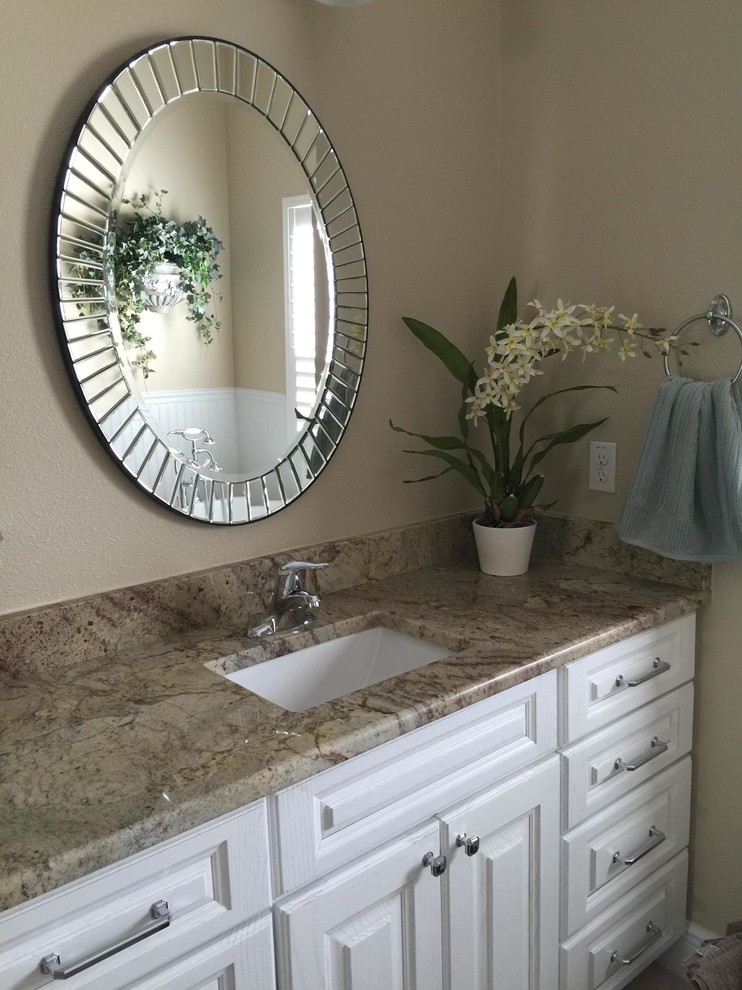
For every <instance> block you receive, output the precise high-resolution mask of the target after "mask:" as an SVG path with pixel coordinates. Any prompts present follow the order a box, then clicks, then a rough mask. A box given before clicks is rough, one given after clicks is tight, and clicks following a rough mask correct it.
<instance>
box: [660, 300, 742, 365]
mask: <svg viewBox="0 0 742 990" xmlns="http://www.w3.org/2000/svg"><path fill="white" fill-rule="evenodd" d="M697 320H706V322H707V323H708V325H709V327H710V328H711V332H712V333H713V334H714V336H716V337H721V336H723V335H724V334H725V333H726V332H727V330H728V329H729V327H731V328H732V330H734V332H735V333H736V334H737V336H738V337H739V342H740V344H742V330H740V328H739V327H738V326H737V324H736V323H735V322H734V320H733V319H732V304H731V303H730V302H729V299H728V298H727V297H726V296H725V295H722V294H721V293H720V294H719V295H718V296H714V298H713V299H712V301H711V305H710V306H709V308H708V310H707V312H705V313H699V314H698V315H697V316H691V318H690V319H689V320H685V321H684V322H683V323H681V324H680V326H679V327H678V328H677V330H675V331H674V333H673V336H674V337H679V336H680V334H681V333H682V332H683V330H685V328H686V327H687V326H690V324H691V323H695V322H696V321H697ZM665 374H666V375H669V374H671V372H670V355H669V354H665ZM740 375H742V360H741V361H740V363H739V368H737V374H736V375H735V376H734V378H733V379H732V382H733V383H734V382H738V381H739V378H740Z"/></svg>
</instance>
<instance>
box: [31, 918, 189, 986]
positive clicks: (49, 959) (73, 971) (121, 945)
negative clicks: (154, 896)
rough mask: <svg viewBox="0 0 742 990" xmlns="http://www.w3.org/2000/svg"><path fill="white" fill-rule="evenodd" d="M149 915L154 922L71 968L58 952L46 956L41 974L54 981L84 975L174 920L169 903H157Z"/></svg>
mask: <svg viewBox="0 0 742 990" xmlns="http://www.w3.org/2000/svg"><path fill="white" fill-rule="evenodd" d="M149 913H150V916H151V917H152V919H153V920H152V921H150V922H148V923H147V924H146V925H144V927H142V928H140V929H139V931H138V932H134V934H133V935H128V936H127V937H126V938H123V939H121V941H120V942H116V943H115V944H114V945H109V946H108V948H107V949H102V950H101V951H100V952H95V953H93V955H92V956H86V957H85V958H84V959H81V960H80V961H79V962H76V963H72V965H71V966H68V967H66V968H65V967H64V966H62V965H61V960H60V958H59V956H58V954H57V953H56V952H52V953H50V954H49V955H48V956H44V958H43V959H42V960H41V963H40V967H41V972H42V973H44V974H45V975H46V976H51V978H52V979H53V980H69V978H70V977H71V976H77V974H78V973H82V971H83V970H84V969H90V967H91V966H95V964H96V963H99V962H103V960H104V959H108V958H109V956H113V955H115V954H116V953H117V952H122V951H123V950H124V949H128V948H129V946H130V945H135V944H136V943H137V942H141V941H142V939H143V938H148V937H149V936H150V935H154V934H155V932H160V931H162V930H163V928H167V927H168V925H169V924H170V921H171V920H172V913H171V911H170V909H169V908H168V904H167V901H155V903H154V904H153V905H152V907H151V908H150V909H149Z"/></svg>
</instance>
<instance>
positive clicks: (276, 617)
mask: <svg viewBox="0 0 742 990" xmlns="http://www.w3.org/2000/svg"><path fill="white" fill-rule="evenodd" d="M325 567H329V564H328V563H326V562H324V563H319V564H315V563H313V562H312V561H308V560H291V561H289V562H288V563H286V564H282V565H281V567H279V569H278V574H277V576H276V586H275V588H274V591H273V601H272V604H271V608H270V609H269V610H268V611H267V612H264V613H261V614H260V615H257V616H253V618H252V624H251V625H250V627H249V628H248V635H249V636H259V637H262V636H273V635H275V634H276V633H278V632H299V631H300V630H301V629H306V628H307V627H308V626H310V625H311V624H312V623H313V622H314V621H315V619H316V616H315V614H314V613H315V611H316V610H317V609H318V608H319V606H320V603H321V599H320V596H319V595H318V594H315V593H313V592H311V591H307V589H306V587H305V580H306V574H307V572H308V571H316V570H323V569H324V568H325Z"/></svg>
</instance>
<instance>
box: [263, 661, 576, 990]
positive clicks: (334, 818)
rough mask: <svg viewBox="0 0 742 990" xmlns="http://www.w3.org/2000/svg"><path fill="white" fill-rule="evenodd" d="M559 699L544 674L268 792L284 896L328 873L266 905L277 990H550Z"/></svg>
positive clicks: (556, 872)
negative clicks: (272, 926)
mask: <svg viewBox="0 0 742 990" xmlns="http://www.w3.org/2000/svg"><path fill="white" fill-rule="evenodd" d="M555 696H556V677H555V674H554V673H553V672H552V673H549V674H546V675H544V676H542V677H539V678H535V679H533V680H531V681H528V682H527V683H526V684H523V685H519V686H518V687H515V688H513V689H511V690H510V691H507V692H504V693H503V694H500V695H496V696H495V697H493V698H490V699H488V700H487V701H484V702H481V703H479V704H477V705H474V706H472V707H471V708H468V709H466V710H464V711H462V712H459V713H457V714H456V715H455V716H451V717H450V720H449V718H447V719H445V720H442V721H441V722H438V723H435V724H433V725H430V726H426V727H425V728H423V729H419V730H417V731H416V732H414V733H411V734H410V735H408V736H405V737H403V738H402V739H399V740H396V741H394V742H392V743H389V744H387V745H386V746H382V747H379V748H378V749H377V750H374V751H372V752H371V753H368V754H366V755H365V757H364V758H358V759H355V760H352V761H349V762H348V763H347V764H343V765H342V766H341V767H338V768H336V769H334V770H330V771H327V772H326V773H325V774H321V775H319V776H318V777H316V778H313V779H312V780H311V781H307V782H304V783H303V784H300V785H297V786H296V787H295V788H289V789H287V790H286V791H284V792H281V793H280V794H278V795H277V796H276V798H275V802H276V807H277V816H276V820H277V824H278V830H277V840H278V841H277V847H278V859H279V862H280V868H279V873H278V875H279V876H280V877H282V880H283V884H284V889H286V888H287V887H288V886H289V885H290V883H291V881H292V880H296V878H302V879H304V878H305V877H307V876H309V875H312V874H315V873H316V872H317V871H318V870H319V869H320V868H324V869H325V870H330V871H331V872H330V873H329V875H328V876H326V877H325V878H322V879H320V880H318V881H315V882H313V883H310V884H309V885H308V886H304V887H302V888H301V890H300V891H299V892H298V893H296V894H289V895H288V896H287V897H283V898H281V899H280V900H279V901H278V903H277V905H276V916H275V921H276V938H277V944H278V982H279V987H280V988H281V990H318V988H323V990H325V988H326V990H402V988H405V987H417V988H420V990H444V988H445V990H451V988H454V990H455V988H462V987H466V988H467V990H487V988H491V987H494V986H495V985H500V981H503V980H504V982H503V983H502V984H501V985H503V986H508V987H513V988H515V987H517V988H521V990H551V988H552V987H553V981H554V976H555V974H556V972H557V968H558V957H557V952H558V934H559V933H558V909H559V869H558V859H559V760H558V758H557V757H556V756H555V755H554V749H555V746H556V710H555V706H554V699H555ZM400 750H401V751H400ZM359 760H360V764H359ZM392 796H394V797H396V800H392V802H391V803H389V801H390V798H391V797H392ZM328 809H331V811H332V813H330V811H329V810H328ZM426 815H427V816H429V817H427V818H424V819H423V821H422V822H419V818H420V817H421V816H426ZM416 817H417V818H418V822H419V824H418V827H417V828H412V829H410V828H409V826H410V824H414V819H415V818H416ZM400 829H406V831H403V832H402V834H401V835H400ZM342 832H345V833H346V834H345V835H341V834H340V833H342ZM333 839H334V842H333ZM354 843H356V844H357V849H359V848H360V849H363V848H365V847H367V846H373V847H375V851H373V852H370V853H367V854H366V855H365V856H362V857H361V858H357V859H355V860H353V861H352V862H350V865H348V860H349V858H350V857H352V853H353V845H354ZM333 855H334V857H335V858H334V861H333ZM319 863H321V864H322V866H321V867H320V866H319V865H318V864H319ZM333 866H335V867H336V869H334V870H333V869H332V867H333Z"/></svg>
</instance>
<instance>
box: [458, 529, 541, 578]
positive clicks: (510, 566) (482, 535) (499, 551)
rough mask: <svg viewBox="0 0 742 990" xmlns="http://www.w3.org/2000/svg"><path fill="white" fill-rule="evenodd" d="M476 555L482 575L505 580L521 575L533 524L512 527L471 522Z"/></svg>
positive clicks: (526, 565)
mask: <svg viewBox="0 0 742 990" xmlns="http://www.w3.org/2000/svg"><path fill="white" fill-rule="evenodd" d="M472 525H473V527H474V540H475V542H476V544H477V553H478V554H479V569H480V570H481V571H483V573H485V574H496V575H498V576H499V577H508V576H512V575H514V574H525V573H526V571H527V570H528V564H529V562H530V560H531V547H532V546H533V535H534V533H535V532H536V523H535V522H534V523H529V524H528V525H527V526H514V527H512V528H506V527H499V528H497V527H493V526H480V525H479V523H478V522H475V523H472Z"/></svg>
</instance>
